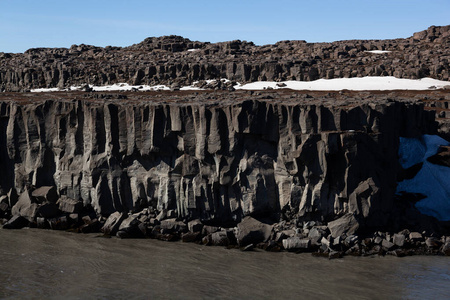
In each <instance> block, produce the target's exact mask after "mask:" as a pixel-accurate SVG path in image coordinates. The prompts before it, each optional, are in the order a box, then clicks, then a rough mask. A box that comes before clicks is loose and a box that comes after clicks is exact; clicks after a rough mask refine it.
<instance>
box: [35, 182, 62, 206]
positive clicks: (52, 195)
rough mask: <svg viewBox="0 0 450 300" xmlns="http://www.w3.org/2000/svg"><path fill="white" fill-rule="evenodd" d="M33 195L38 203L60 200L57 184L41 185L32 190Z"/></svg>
mask: <svg viewBox="0 0 450 300" xmlns="http://www.w3.org/2000/svg"><path fill="white" fill-rule="evenodd" d="M31 196H32V197H34V198H35V199H36V201H37V202H38V203H44V202H50V203H56V201H57V200H58V193H57V191H56V187H55V186H41V187H40V188H37V189H35V190H34V191H32V192H31Z"/></svg>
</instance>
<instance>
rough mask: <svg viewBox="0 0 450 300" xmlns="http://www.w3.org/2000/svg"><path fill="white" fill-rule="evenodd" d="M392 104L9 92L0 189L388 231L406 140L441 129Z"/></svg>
mask: <svg viewBox="0 0 450 300" xmlns="http://www.w3.org/2000/svg"><path fill="white" fill-rule="evenodd" d="M434 93H436V95H437V94H440V93H443V92H439V91H435V92H434ZM392 96H393V95H392V93H391V94H390V96H389V95H386V94H381V95H375V94H369V93H367V94H363V93H359V94H356V93H354V94H351V93H349V95H345V93H315V94H314V96H311V95H310V94H306V93H304V92H288V91H284V92H275V91H267V92H237V91H236V92H234V93H231V94H230V93H227V92H201V93H193V92H190V93H183V92H178V93H176V92H167V93H164V92H159V93H129V94H123V93H115V94H110V95H102V94H98V93H93V94H89V93H80V92H78V93H52V94H39V95H37V94H20V97H19V96H18V95H17V94H8V93H3V95H2V101H1V103H0V121H1V122H0V149H1V152H0V166H1V168H2V176H1V178H0V188H1V191H2V194H6V193H7V192H9V191H10V190H11V188H12V189H14V190H15V191H17V193H18V194H20V193H22V192H24V191H25V190H27V189H28V190H32V189H33V188H36V187H37V188H38V187H41V186H56V187H57V189H56V190H57V194H59V197H62V198H64V199H66V200H65V201H66V203H72V204H73V205H75V204H77V203H78V204H79V205H81V203H82V204H83V206H85V207H90V206H91V207H93V208H94V209H95V211H96V213H97V214H98V215H101V216H108V215H110V214H111V213H113V212H115V211H119V212H137V211H141V210H142V209H144V208H152V209H154V210H156V211H172V212H173V213H174V214H175V215H176V216H177V217H178V218H180V219H183V220H192V219H197V218H198V219H201V220H202V221H203V222H207V223H208V222H209V223H214V224H222V225H223V224H227V223H237V222H239V221H240V220H241V219H242V218H243V217H244V216H248V215H251V216H261V215H270V214H272V215H273V214H275V215H278V216H280V215H282V217H283V218H286V219H290V220H293V219H296V220H299V221H309V220H317V221H331V220H334V219H336V218H338V217H339V216H343V215H345V214H347V213H353V214H354V215H355V216H356V218H358V220H360V221H361V224H363V225H367V226H369V227H378V226H383V225H385V224H386V222H387V219H388V217H389V215H390V213H391V212H392V211H393V206H394V205H395V203H394V200H393V199H394V192H395V188H396V181H397V174H398V171H399V170H400V166H399V164H398V161H397V160H398V155H397V152H398V144H399V137H400V136H403V137H418V136H420V135H422V134H424V133H434V132H435V131H436V124H435V122H434V115H435V114H434V111H425V110H424V104H423V103H421V102H418V101H411V100H407V99H403V98H402V97H399V96H395V95H394V100H396V101H394V100H393V98H391V97H392ZM438 96H439V95H438ZM10 198H11V197H10ZM67 199H69V200H67ZM10 201H11V200H10ZM67 201H68V202H67ZM72 204H71V205H72ZM10 205H14V203H10ZM35 216H36V212H34V216H32V217H35Z"/></svg>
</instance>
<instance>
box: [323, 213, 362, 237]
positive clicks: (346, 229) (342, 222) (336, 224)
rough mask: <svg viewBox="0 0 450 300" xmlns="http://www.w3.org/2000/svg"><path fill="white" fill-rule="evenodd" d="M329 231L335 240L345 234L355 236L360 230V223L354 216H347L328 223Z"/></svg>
mask: <svg viewBox="0 0 450 300" xmlns="http://www.w3.org/2000/svg"><path fill="white" fill-rule="evenodd" d="M328 229H329V230H330V232H331V236H332V237H333V238H337V237H339V236H341V235H343V234H344V233H345V234H347V235H352V234H355V233H356V232H357V231H358V229H359V222H358V220H356V218H355V216H354V215H353V214H346V215H344V216H342V217H341V218H339V219H337V220H334V221H331V222H329V223H328Z"/></svg>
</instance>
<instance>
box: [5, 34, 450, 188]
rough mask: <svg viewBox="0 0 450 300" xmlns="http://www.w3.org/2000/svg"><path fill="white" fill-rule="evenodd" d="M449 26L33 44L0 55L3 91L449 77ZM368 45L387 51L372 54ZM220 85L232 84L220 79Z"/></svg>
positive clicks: (446, 78) (443, 78) (372, 48)
mask: <svg viewBox="0 0 450 300" xmlns="http://www.w3.org/2000/svg"><path fill="white" fill-rule="evenodd" d="M449 32H450V26H443V27H436V26H432V27H430V28H429V29H428V30H425V31H422V32H418V33H415V34H414V35H413V36H412V37H410V38H406V39H395V40H348V41H338V42H333V43H307V42H305V41H280V42H278V43H276V44H274V45H265V46H256V45H254V44H253V43H251V42H246V41H239V40H236V41H230V42H222V43H215V44H210V43H201V42H194V41H190V40H188V39H185V38H182V37H179V36H164V37H159V38H157V37H151V38H147V39H145V40H144V41H143V42H141V43H139V44H135V45H132V46H130V47H125V48H120V47H106V48H101V47H95V46H89V45H83V44H82V45H73V46H72V47H70V48H69V49H67V48H33V49H29V50H27V51H26V52H25V53H21V54H13V53H5V54H3V55H0V91H26V90H29V89H32V88H47V87H59V88H64V87H69V86H85V85H86V84H95V85H105V84H113V83H122V82H127V83H130V84H133V85H142V84H150V85H154V84H165V85H167V86H172V85H173V86H174V87H178V86H179V85H180V84H181V85H186V84H191V83H193V82H195V81H201V80H208V79H220V78H227V79H229V80H232V81H239V82H250V81H258V80H270V81H280V80H302V81H310V80H316V79H319V78H326V79H331V78H349V77H361V76H395V77H398V78H422V77H433V78H437V79H441V80H449V78H450V77H449V76H450V65H449V55H450V47H449V41H450V34H449ZM189 50H191V51H189ZM192 50H197V51H192ZM369 50H389V51H391V52H389V53H385V54H374V53H369V52H367V51H369ZM217 88H222V89H229V87H227V86H225V85H224V86H219V87H217ZM85 90H86V89H85ZM48 179H50V178H48Z"/></svg>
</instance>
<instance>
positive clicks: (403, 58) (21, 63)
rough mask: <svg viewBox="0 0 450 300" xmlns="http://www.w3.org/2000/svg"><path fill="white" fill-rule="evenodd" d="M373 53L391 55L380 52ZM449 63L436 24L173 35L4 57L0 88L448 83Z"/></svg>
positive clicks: (448, 46) (449, 44)
mask: <svg viewBox="0 0 450 300" xmlns="http://www.w3.org/2000/svg"><path fill="white" fill-rule="evenodd" d="M188 50H197V51H188ZM368 50H389V51H391V52H389V53H385V54H373V53H368V52H367V51H368ZM449 58H450V26H443V27H436V26H432V27H430V28H428V29H427V30H425V31H422V32H418V33H415V34H414V35H413V36H412V37H410V38H407V39H395V40H349V41H339V42H333V43H307V42H305V41H281V42H278V43H276V44H274V45H265V46H256V45H254V44H253V43H251V42H245V41H239V40H237V41H230V42H223V43H215V44H211V43H201V42H193V41H190V40H188V39H184V38H182V37H178V36H166V37H160V38H147V39H145V40H144V41H143V42H141V43H139V44H135V45H132V46H130V47H125V48H121V47H110V46H109V47H105V48H101V47H95V46H88V45H73V46H72V47H70V48H69V49H67V48H53V49H50V48H34V49H29V50H27V51H26V52H25V53H23V54H11V53H0V91H26V90H29V89H33V88H47V87H60V88H67V87H69V86H74V85H82V84H94V85H107V84H114V83H120V82H127V83H130V84H133V85H140V84H147V85H156V84H165V85H168V86H172V87H174V88H177V87H180V86H183V85H190V84H192V83H193V82H194V81H199V80H207V79H220V78H227V79H229V80H232V81H238V82H242V83H243V82H252V81H261V80H270V81H282V80H302V81H310V80H316V79H319V78H327V79H332V78H345V77H361V76H395V77H398V78H413V79H415V78H423V77H433V78H436V79H440V80H449V78H450V65H449Z"/></svg>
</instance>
